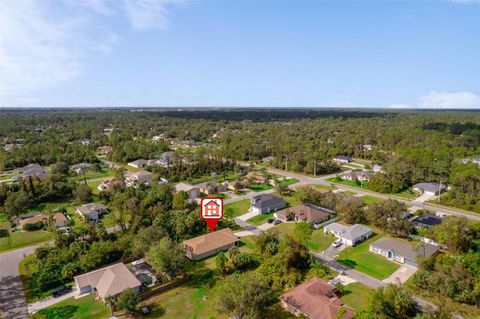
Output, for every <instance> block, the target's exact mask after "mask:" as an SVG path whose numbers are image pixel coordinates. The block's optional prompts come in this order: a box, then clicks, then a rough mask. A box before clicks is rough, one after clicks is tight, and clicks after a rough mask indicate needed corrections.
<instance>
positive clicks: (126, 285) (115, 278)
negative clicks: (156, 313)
mask: <svg viewBox="0 0 480 319" xmlns="http://www.w3.org/2000/svg"><path fill="white" fill-rule="evenodd" d="M73 279H74V280H75V286H76V287H77V291H78V294H79V295H83V294H90V293H97V294H98V295H99V296H100V298H102V299H103V300H105V298H107V297H108V296H116V295H118V294H120V293H122V292H123V291H125V290H127V289H133V291H135V292H139V291H140V287H141V286H142V283H141V282H140V281H139V280H138V279H137V277H135V276H134V275H133V274H132V272H131V271H130V270H128V268H127V266H125V264H124V263H117V264H113V265H111V266H108V267H105V268H101V269H97V270H94V271H91V272H88V273H86V274H83V275H80V276H76V277H74V278H73Z"/></svg>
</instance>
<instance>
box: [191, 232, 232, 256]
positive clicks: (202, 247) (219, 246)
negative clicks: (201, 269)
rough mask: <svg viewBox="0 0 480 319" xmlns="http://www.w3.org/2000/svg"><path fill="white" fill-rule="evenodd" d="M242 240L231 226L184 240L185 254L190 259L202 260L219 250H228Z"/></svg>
mask: <svg viewBox="0 0 480 319" xmlns="http://www.w3.org/2000/svg"><path fill="white" fill-rule="evenodd" d="M239 242H240V239H238V237H237V236H235V235H234V234H233V232H232V231H231V230H230V228H224V229H221V230H217V231H214V232H212V233H208V234H205V235H202V236H198V237H195V238H192V239H188V240H186V241H184V242H183V245H184V247H185V256H187V258H188V259H190V260H200V259H203V258H206V257H209V256H212V255H215V254H216V253H218V252H221V251H226V250H228V249H230V248H232V247H234V246H236V245H238V243H239Z"/></svg>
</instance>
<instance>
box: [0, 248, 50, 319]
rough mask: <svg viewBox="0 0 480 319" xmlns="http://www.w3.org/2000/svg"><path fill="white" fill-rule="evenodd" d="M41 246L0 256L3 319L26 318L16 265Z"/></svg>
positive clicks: (25, 305) (0, 305)
mask: <svg viewBox="0 0 480 319" xmlns="http://www.w3.org/2000/svg"><path fill="white" fill-rule="evenodd" d="M39 246H41V245H34V246H28V247H24V248H20V249H16V250H12V251H9V252H6V253H2V254H0V308H1V309H2V311H3V319H24V318H28V311H27V303H26V301H25V296H24V294H23V287H22V281H21V280H20V274H19V273H18V264H19V263H20V261H21V260H22V259H23V257H24V256H26V255H29V254H32V253H33V252H34V251H35V249H36V248H37V247H39Z"/></svg>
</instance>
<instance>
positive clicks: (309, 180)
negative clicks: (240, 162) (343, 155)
mask: <svg viewBox="0 0 480 319" xmlns="http://www.w3.org/2000/svg"><path fill="white" fill-rule="evenodd" d="M268 172H270V173H273V174H278V175H284V176H288V177H294V178H297V179H298V180H299V181H300V182H299V183H297V184H294V186H298V185H305V184H320V185H325V186H330V185H332V183H331V182H329V181H328V179H330V178H332V177H335V176H337V174H330V175H324V176H321V177H311V176H306V175H302V174H297V173H292V172H285V171H283V170H280V169H274V168H269V169H268ZM335 186H336V187H337V188H341V189H345V190H349V191H352V192H355V193H358V194H362V195H369V196H374V197H377V198H381V199H391V198H393V199H396V200H398V201H400V202H403V203H405V204H407V205H409V206H418V207H421V208H425V209H429V210H432V211H435V212H437V213H440V214H443V215H456V216H463V217H466V218H468V219H471V220H476V221H480V214H475V213H473V212H471V213H469V212H467V211H459V210H456V209H450V208H448V207H445V206H442V207H439V206H437V205H431V204H428V203H422V202H418V201H416V200H408V199H403V198H399V197H395V196H389V195H385V194H381V193H377V192H372V191H368V190H362V189H358V188H356V187H351V186H347V185H343V184H342V185H339V184H336V185H335Z"/></svg>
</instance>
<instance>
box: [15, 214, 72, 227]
mask: <svg viewBox="0 0 480 319" xmlns="http://www.w3.org/2000/svg"><path fill="white" fill-rule="evenodd" d="M52 218H53V224H54V226H55V227H65V222H66V221H67V220H68V218H67V217H66V216H65V215H64V214H62V213H60V212H57V213H54V214H53V216H52ZM18 222H19V224H20V227H21V228H23V227H24V226H25V225H28V224H36V223H39V222H42V223H44V224H47V222H48V216H47V215H45V214H43V213H40V212H36V213H30V214H25V215H20V216H18Z"/></svg>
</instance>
